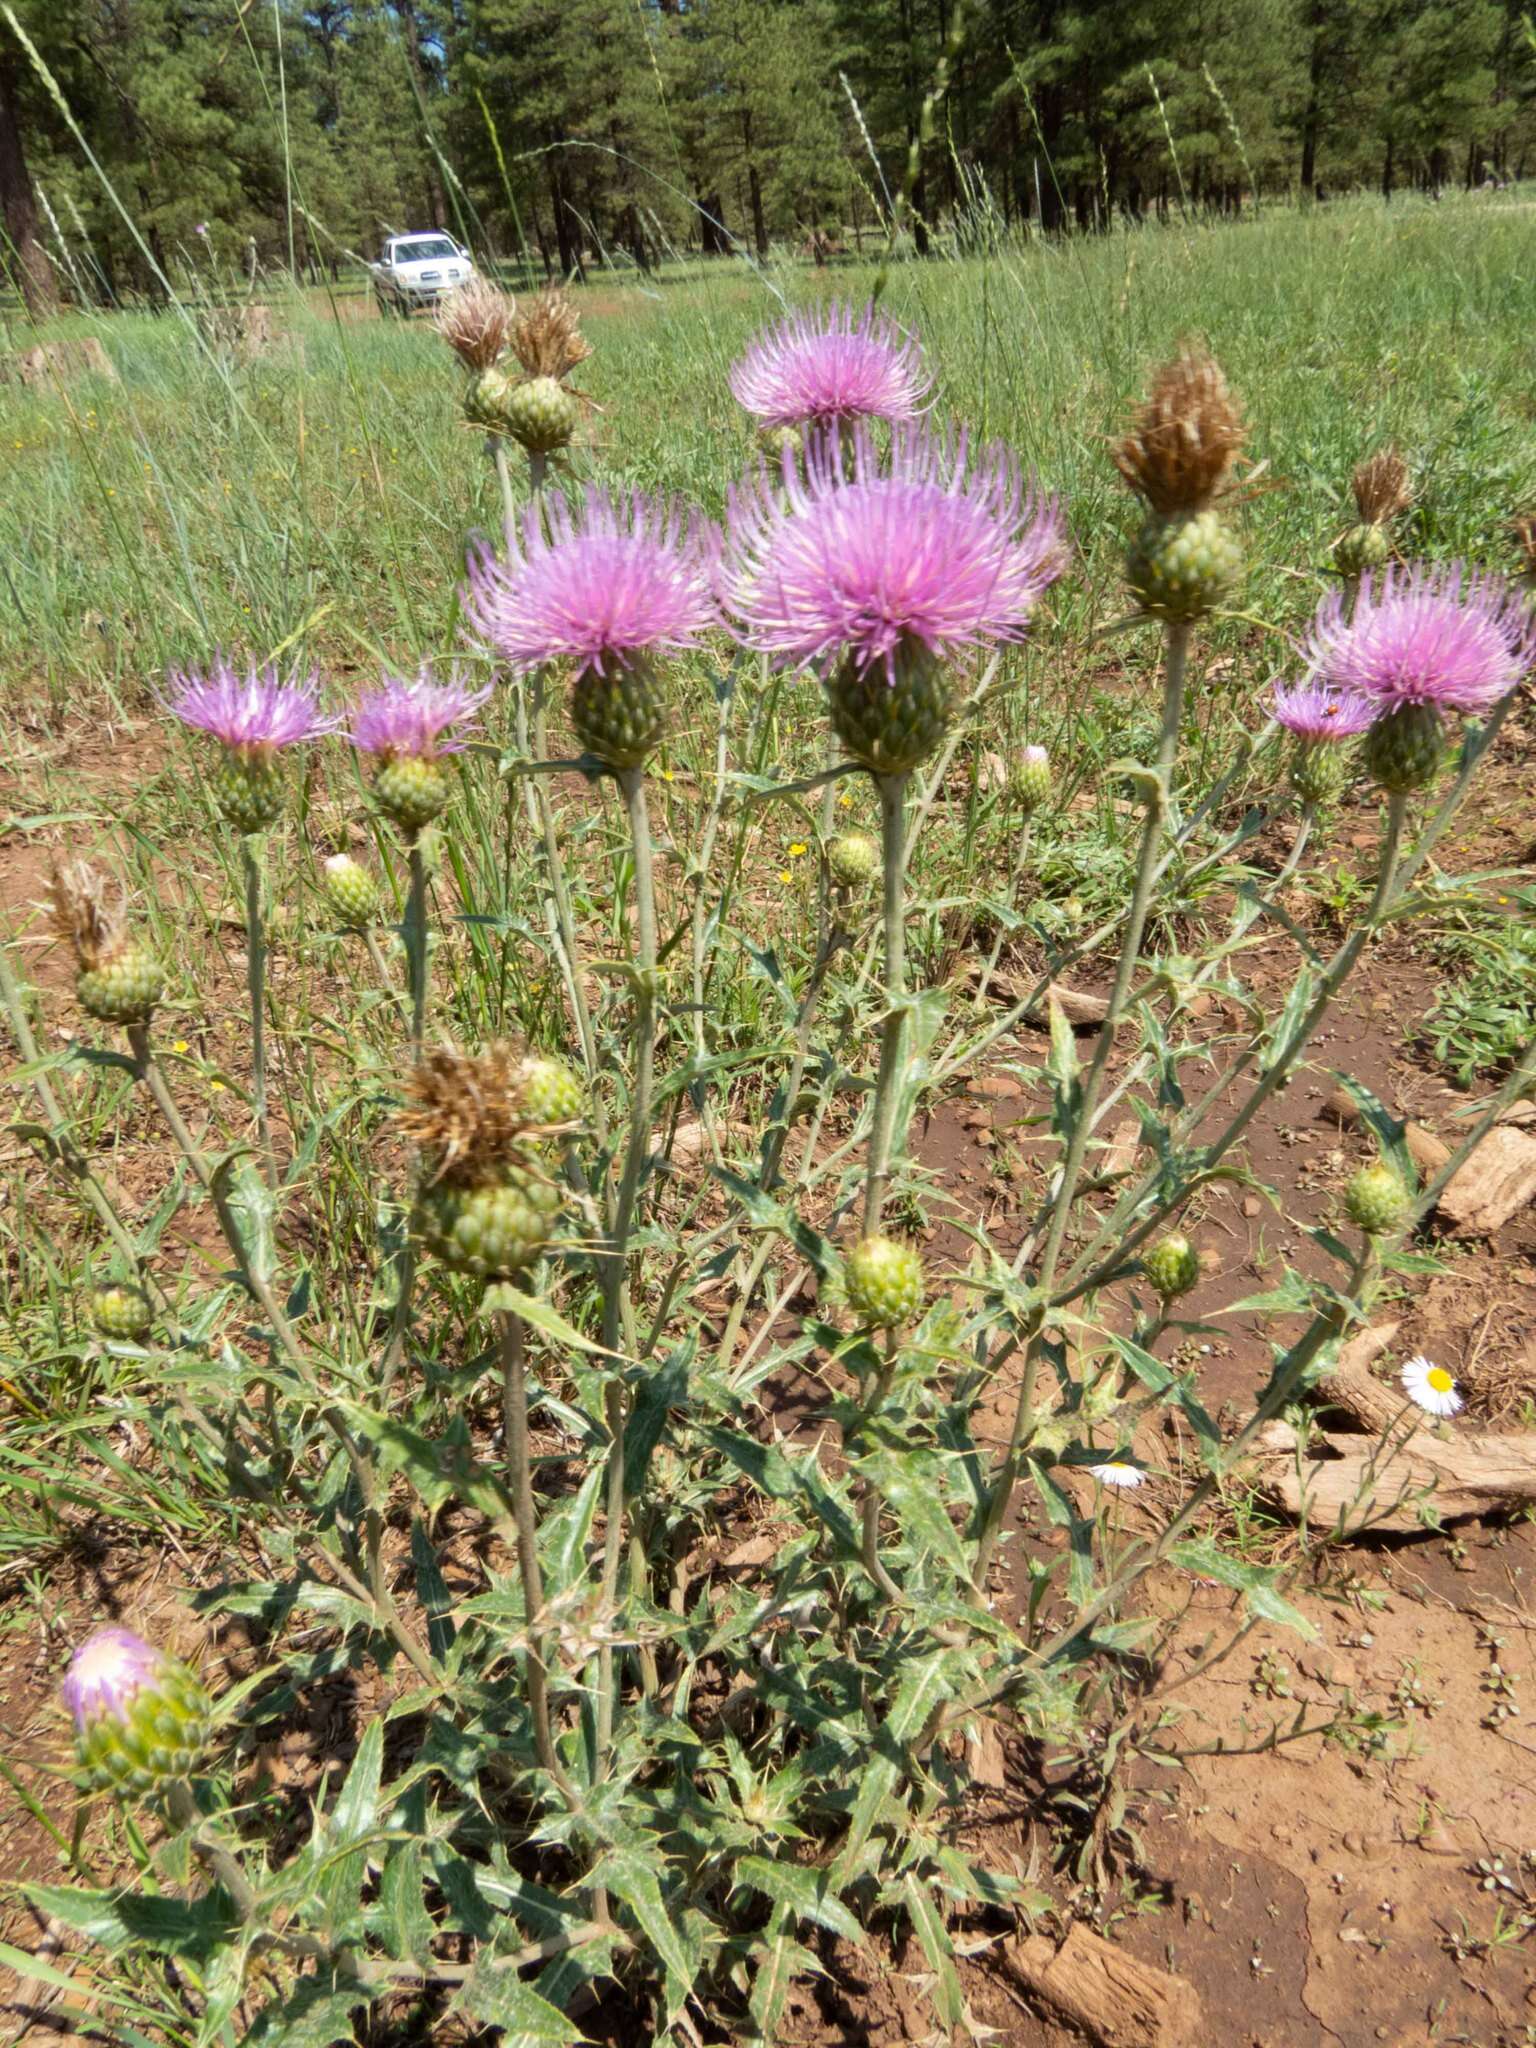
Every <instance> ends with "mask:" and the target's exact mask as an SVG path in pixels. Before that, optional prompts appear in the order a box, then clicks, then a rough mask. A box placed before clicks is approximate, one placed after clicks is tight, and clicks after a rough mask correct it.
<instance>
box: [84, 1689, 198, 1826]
mask: <svg viewBox="0 0 1536 2048" xmlns="http://www.w3.org/2000/svg"><path fill="white" fill-rule="evenodd" d="M212 1729H213V1705H212V1702H211V1701H210V1699H209V1697H208V1694H207V1692H206V1690H205V1689H204V1687H203V1685H202V1682H201V1681H200V1680H199V1679H198V1678H197V1676H196V1675H195V1673H193V1672H192V1671H189V1670H188V1669H187V1667H186V1665H185V1664H182V1663H181V1662H179V1661H178V1660H177V1659H176V1658H174V1657H164V1658H162V1660H161V1664H160V1668H159V1671H158V1673H157V1674H156V1677H155V1679H154V1681H153V1683H151V1684H148V1685H144V1686H141V1687H140V1689H139V1690H138V1691H137V1692H135V1693H134V1694H133V1695H132V1697H131V1698H129V1699H128V1700H127V1701H125V1702H124V1703H123V1705H122V1706H121V1708H120V1709H118V1710H117V1711H116V1712H104V1713H99V1714H94V1715H92V1716H91V1718H90V1719H89V1720H88V1721H87V1722H86V1724H85V1726H84V1727H83V1728H82V1729H81V1730H80V1731H79V1733H78V1734H77V1736H76V1738H75V1753H76V1756H77V1757H78V1759H79V1763H80V1771H81V1775H82V1777H83V1778H84V1780H85V1784H86V1789H87V1790H88V1791H91V1792H115V1793H116V1794H117V1795H118V1797H119V1798H121V1799H143V1798H146V1797H150V1796H152V1795H154V1794H156V1793H162V1792H164V1791H166V1790H167V1789H168V1788H169V1787H170V1786H172V1785H175V1784H181V1783H184V1782H185V1781H186V1780H187V1779H188V1778H189V1777H191V1775H192V1774H193V1772H194V1771H196V1770H197V1769H198V1767H199V1766H200V1764H201V1763H202V1761H203V1759H204V1756H205V1755H206V1753H207V1749H208V1742H209V1738H210V1735H211V1734H212Z"/></svg>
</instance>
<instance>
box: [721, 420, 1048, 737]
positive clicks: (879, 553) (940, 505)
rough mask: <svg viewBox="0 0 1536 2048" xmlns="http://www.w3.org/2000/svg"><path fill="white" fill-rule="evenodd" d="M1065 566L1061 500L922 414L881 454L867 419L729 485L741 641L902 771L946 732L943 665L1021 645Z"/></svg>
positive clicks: (727, 588) (733, 600)
mask: <svg viewBox="0 0 1536 2048" xmlns="http://www.w3.org/2000/svg"><path fill="white" fill-rule="evenodd" d="M1066 561H1067V551H1066V544H1065V540H1064V537H1063V534H1062V521H1061V508H1060V506H1059V504H1058V503H1057V501H1056V500H1055V499H1054V498H1051V497H1046V496H1043V495H1042V494H1041V493H1039V492H1038V491H1036V490H1035V488H1034V487H1033V485H1030V484H1026V483H1025V481H1024V479H1023V477H1022V476H1021V475H1020V472H1019V467H1018V464H1017V462H1016V461H1015V460H1014V458H1013V456H1012V455H1011V454H1009V452H1008V451H1007V449H1005V448H1003V447H1001V446H997V445H994V446H992V447H989V448H985V449H983V450H981V451H980V453H979V454H973V452H972V450H971V448H970V445H969V443H968V441H967V440H966V437H965V436H964V435H963V434H961V435H959V436H946V435H941V434H937V433H935V432H933V431H932V430H931V429H930V428H929V427H927V425H926V424H923V423H917V424H911V425H906V426H898V427H897V428H896V429H895V431H894V433H893V435H892V443H891V451H890V458H889V461H888V462H886V461H884V460H882V458H881V456H880V454H879V453H878V451H877V450H876V448H875V446H874V443H873V442H872V441H871V439H870V437H869V434H868V432H867V430H866V429H865V428H863V427H862V426H861V427H857V428H855V429H854V432H853V434H852V437H851V443H850V445H849V446H848V447H839V446H837V445H835V444H834V443H833V442H831V441H830V440H827V439H823V440H820V441H818V442H816V443H815V444H814V445H812V446H811V447H810V448H809V449H808V450H807V452H806V458H805V471H804V475H803V476H801V475H799V474H792V473H791V472H789V471H788V470H786V471H785V472H784V473H783V474H782V475H781V476H778V477H775V476H774V475H773V474H772V473H771V472H770V471H769V470H768V469H767V468H765V467H760V468H759V469H758V471H757V473H756V475H755V476H753V477H750V478H749V479H748V480H747V482H746V483H744V484H742V485H740V486H738V487H737V488H735V489H734V490H733V491H732V492H731V493H730V544H729V549H728V552H727V556H726V561H725V566H724V570H723V574H722V588H723V592H724V601H725V605H726V609H727V611H728V612H729V613H730V615H731V617H732V619H733V622H734V626H735V631H736V634H737V637H738V638H739V639H740V640H741V641H742V642H743V643H744V644H745V645H746V646H748V647H753V648H756V649H757V650H759V651H760V652H762V653H765V654H767V655H769V656H770V658H771V659H772V660H773V661H774V662H775V663H776V665H777V666H779V667H782V668H793V667H803V668H811V669H814V670H816V671H817V672H818V673H820V674H821V676H822V677H823V680H824V681H825V683H826V685H827V691H828V698H829V704H830V709H831V713H832V722H833V726H834V729H835V730H836V732H837V736H838V738H839V739H840V740H841V741H842V743H843V745H844V746H845V747H846V748H847V749H848V752H849V755H850V757H851V758H852V759H853V760H855V761H857V762H859V763H860V765H861V766H863V767H866V768H868V769H869V770H870V771H871V772H872V773H874V774H876V775H882V774H890V775H896V774H904V773H906V772H907V771H908V770H910V769H911V768H914V767H915V766H916V765H917V764H918V762H919V761H921V760H923V759H924V758H925V757H926V755H928V754H929V753H931V752H932V751H933V749H934V747H936V746H937V745H938V743H939V741H940V739H941V738H942V737H943V734H944V731H945V729H946V727H947V725H948V722H949V709H950V682H949V676H948V674H947V664H948V663H950V662H951V661H953V660H954V659H955V658H956V657H958V656H960V655H962V654H965V653H967V652H970V651H972V650H975V649H977V648H981V647H984V646H986V645H988V644H989V643H994V642H997V641H1005V640H1020V639H1022V638H1023V637H1024V634H1025V632H1026V631H1027V629H1028V625H1029V621H1030V618H1031V616H1032V615H1033V613H1034V610H1035V607H1036V605H1037V604H1038V602H1039V600H1040V598H1041V596H1042V595H1043V594H1044V592H1045V591H1046V590H1047V589H1048V588H1049V586H1050V585H1051V584H1052V583H1053V582H1054V581H1055V579H1056V578H1057V577H1058V576H1059V575H1060V574H1061V572H1062V570H1063V569H1064V568H1065V566H1066Z"/></svg>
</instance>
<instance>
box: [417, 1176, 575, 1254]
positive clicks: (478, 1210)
mask: <svg viewBox="0 0 1536 2048" xmlns="http://www.w3.org/2000/svg"><path fill="white" fill-rule="evenodd" d="M559 1209H560V1191H559V1189H558V1188H557V1187H556V1186H555V1184H554V1182H553V1181H552V1180H550V1179H549V1178H548V1176H547V1175H544V1174H541V1173H540V1172H539V1171H538V1169H537V1167H536V1166H534V1165H531V1164H530V1165H523V1164H521V1163H519V1162H518V1161H516V1160H508V1161H506V1162H505V1163H504V1164H503V1166H502V1167H501V1169H500V1171H499V1172H498V1173H497V1174H496V1175H495V1176H494V1177H493V1178H491V1179H488V1180H478V1181H474V1182H469V1183H465V1182H462V1181H458V1180H447V1181H439V1182H438V1183H437V1184H436V1185H435V1186H432V1187H427V1188H423V1189H422V1191H421V1193H420V1195H419V1196H418V1197H417V1202H416V1228H417V1231H418V1233H419V1235H420V1237H421V1239H422V1241H423V1243H424V1244H426V1245H427V1246H428V1247H429V1249H430V1250H432V1251H434V1252H436V1253H437V1255H438V1257H439V1258H440V1259H442V1261H443V1263H444V1264H445V1265H448V1266H451V1267H452V1268H453V1270H454V1271H455V1272H456V1273H469V1274H472V1275H473V1276H474V1277H475V1278H476V1279H478V1280H510V1279H512V1278H513V1277H514V1276H515V1275H516V1274H518V1273H520V1272H521V1271H522V1270H523V1268H524V1267H525V1266H527V1265H529V1264H530V1263H531V1262H532V1261H533V1260H534V1259H536V1258H537V1257H538V1255H539V1253H540V1252H541V1251H542V1250H543V1249H544V1247H545V1245H546V1244H547V1243H548V1242H549V1235H550V1228H551V1226H552V1224H553V1222H554V1219H555V1217H556V1215H557V1214H558V1213H559Z"/></svg>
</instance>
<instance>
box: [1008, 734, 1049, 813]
mask: <svg viewBox="0 0 1536 2048" xmlns="http://www.w3.org/2000/svg"><path fill="white" fill-rule="evenodd" d="M1008 794H1009V796H1010V797H1011V798H1012V799H1013V802H1014V805H1015V807H1016V808H1017V809H1018V810H1021V811H1023V812H1024V813H1025V814H1026V815H1027V814H1028V813H1029V812H1031V811H1038V810H1040V809H1041V808H1042V806H1043V805H1045V804H1048V803H1049V802H1050V800H1051V762H1050V756H1049V755H1048V754H1047V753H1046V751H1045V749H1044V747H1026V748H1025V749H1024V751H1023V752H1022V753H1021V754H1018V755H1016V756H1015V757H1014V759H1013V761H1012V762H1011V764H1010V765H1009V769H1008Z"/></svg>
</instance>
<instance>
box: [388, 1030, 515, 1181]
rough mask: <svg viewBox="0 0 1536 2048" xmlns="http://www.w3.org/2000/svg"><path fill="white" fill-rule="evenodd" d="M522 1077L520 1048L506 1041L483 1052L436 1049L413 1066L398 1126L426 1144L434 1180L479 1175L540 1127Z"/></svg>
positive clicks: (405, 1134) (417, 1142) (424, 1148)
mask: <svg viewBox="0 0 1536 2048" xmlns="http://www.w3.org/2000/svg"><path fill="white" fill-rule="evenodd" d="M523 1075H524V1057H523V1055H522V1053H521V1052H519V1051H518V1049H517V1048H516V1047H515V1046H512V1045H508V1044H507V1043H505V1041H502V1040H498V1041H497V1042H496V1043H494V1044H492V1045H488V1046H487V1047H486V1049H485V1051H484V1052H479V1053H467V1052H455V1051H454V1050H453V1048H452V1047H451V1046H446V1045H445V1046H438V1047H436V1048H435V1049H434V1050H433V1051H431V1052H429V1053H427V1054H426V1055H425V1057H424V1058H423V1059H422V1061H421V1064H420V1065H419V1066H417V1067H415V1068H413V1069H412V1071H411V1074H410V1077H409V1079H408V1080H407V1081H406V1084H405V1106H404V1108H403V1109H402V1110H401V1111H400V1112H399V1114H398V1116H397V1117H396V1119H395V1126H396V1129H397V1130H399V1132H400V1133H401V1135H402V1136H403V1137H405V1138H407V1139H408V1140H409V1141H410V1142H411V1143H412V1144H414V1145H419V1146H420V1147H421V1149H422V1151H423V1152H424V1153H425V1154H426V1156H427V1159H428V1161H429V1162H430V1165H431V1167H432V1178H433V1179H434V1180H459V1181H473V1180H476V1179H478V1178H479V1177H480V1176H481V1175H482V1174H484V1173H485V1172H486V1171H487V1169H489V1168H492V1167H496V1166H499V1165H500V1164H501V1163H502V1162H503V1161H504V1160H505V1159H506V1158H507V1157H508V1156H509V1155H510V1154H511V1153H513V1152H514V1151H516V1150H517V1149H518V1148H519V1147H520V1146H521V1145H522V1144H523V1143H524V1141H525V1140H526V1139H528V1138H530V1137H532V1136H535V1135H536V1134H537V1133H538V1132H539V1130H540V1129H541V1128H542V1126H540V1125H539V1123H538V1122H537V1121H536V1119H535V1118H534V1117H533V1116H531V1115H530V1114H529V1110H528V1103H527V1097H526V1094H525V1092H524V1085H523Z"/></svg>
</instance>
